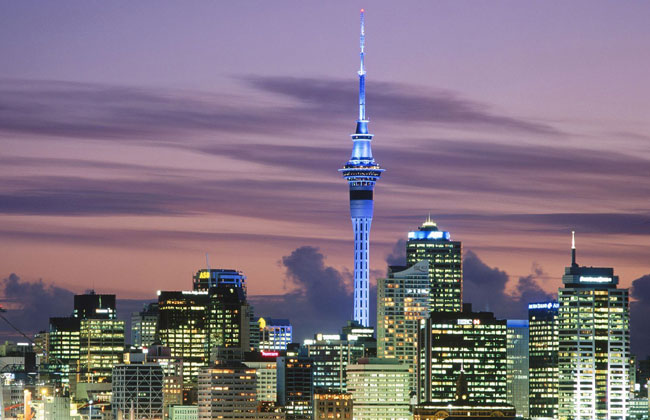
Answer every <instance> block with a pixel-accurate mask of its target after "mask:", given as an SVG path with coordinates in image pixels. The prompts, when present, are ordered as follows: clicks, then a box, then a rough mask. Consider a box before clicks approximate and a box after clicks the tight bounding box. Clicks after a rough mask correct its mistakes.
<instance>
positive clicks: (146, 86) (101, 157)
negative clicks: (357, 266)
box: [0, 0, 650, 329]
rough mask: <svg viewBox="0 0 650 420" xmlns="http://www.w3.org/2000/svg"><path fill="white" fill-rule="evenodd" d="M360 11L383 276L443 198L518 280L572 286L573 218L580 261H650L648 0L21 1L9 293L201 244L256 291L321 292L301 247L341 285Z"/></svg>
mask: <svg viewBox="0 0 650 420" xmlns="http://www.w3.org/2000/svg"><path fill="white" fill-rule="evenodd" d="M361 7H365V9H366V47H367V50H366V51H367V58H366V63H367V71H368V76H367V78H368V81H367V101H368V105H367V112H368V116H369V118H370V131H371V132H372V133H374V134H375V138H374V141H373V152H374V155H375V158H376V160H377V161H378V162H379V163H380V164H381V165H382V167H384V168H386V172H385V173H384V175H383V176H382V179H381V180H380V181H379V182H378V184H377V187H376V188H375V217H374V220H373V225H372V234H371V267H372V269H373V274H372V278H373V279H372V282H373V283H374V279H375V278H376V277H377V276H381V275H383V274H384V273H385V271H386V265H387V263H386V259H387V258H388V257H389V255H390V254H392V253H393V250H394V248H395V246H396V243H397V242H398V241H399V240H400V239H402V240H403V239H405V237H406V234H407V232H408V231H409V230H414V229H416V228H417V226H418V225H419V224H420V223H421V222H422V221H423V220H424V219H425V217H426V216H427V215H428V214H429V213H431V217H432V218H433V219H434V220H435V221H437V222H438V225H439V227H440V228H441V229H444V230H448V231H450V232H451V235H452V239H454V240H460V241H462V242H463V247H464V248H465V250H467V251H471V253H472V254H471V258H474V259H475V263H482V264H484V265H486V266H488V267H490V268H491V269H495V268H498V269H499V270H501V271H503V272H505V273H506V275H507V278H508V279H509V281H508V283H507V286H506V293H510V294H514V296H518V294H520V293H522V292H521V291H520V290H519V289H518V287H519V285H520V284H521V278H527V279H532V281H533V282H534V283H535V284H537V285H539V287H540V288H541V289H543V290H544V291H546V292H548V293H551V294H552V293H555V292H556V291H557V287H558V286H559V285H560V278H561V275H562V273H563V269H564V267H565V266H566V265H567V264H569V263H570V249H569V248H570V239H571V236H570V232H571V230H576V232H577V233H576V235H577V243H578V262H579V263H581V264H583V265H599V266H612V267H614V268H615V271H616V273H617V274H618V275H619V276H620V277H621V284H622V285H623V286H626V287H627V286H630V285H631V284H632V281H633V280H635V279H638V278H641V277H642V276H644V275H646V274H649V273H650V210H649V209H648V208H649V207H648V205H649V200H648V198H649V197H650V119H649V116H650V114H649V111H650V81H649V79H648V75H649V74H650V54H649V51H650V25H648V16H650V2H626V3H625V5H624V7H622V6H621V5H620V3H618V2H600V1H593V0H590V1H571V2H521V1H498V2H459V1H418V2H394V1H373V2H358V1H328V2H301V1H290V2H264V1H250V2H217V1H196V2H166V1H163V2H161V1H141V2H137V3H133V2H126V1H113V2H86V1H68V2H36V1H20V2H18V1H14V2H3V4H2V5H1V6H0V180H1V182H0V276H1V277H0V278H5V279H6V280H5V281H4V282H5V289H7V284H8V283H9V282H10V274H11V273H15V275H16V276H18V277H20V280H19V281H20V282H22V283H23V284H24V283H25V282H27V283H34V282H37V281H38V280H39V279H42V280H43V285H42V286H43V287H45V288H48V287H49V286H48V285H53V287H57V288H61V289H66V290H70V291H72V292H76V293H79V292H83V291H85V290H87V289H90V288H94V289H95V290H97V291H98V292H102V293H116V294H118V297H121V298H129V299H150V298H151V299H153V298H155V292H156V290H179V289H184V288H185V289H187V288H190V287H191V275H192V274H193V273H194V272H196V270H198V269H200V268H203V267H204V266H205V253H209V256H210V264H211V266H212V267H223V268H235V269H239V270H242V271H244V273H245V274H246V275H247V277H248V290H249V294H251V295H281V294H285V293H290V294H291V293H293V294H297V295H300V294H301V293H302V294H303V295H304V293H307V292H306V291H305V290H302V289H301V287H307V286H305V284H306V283H304V282H301V280H305V279H306V278H307V277H309V276H310V274H309V272H306V273H305V274H304V275H305V276H307V277H305V278H300V274H298V271H299V270H298V269H297V268H296V267H295V266H291V264H292V262H295V261H296V259H297V258H298V257H301V258H302V257H304V258H306V260H305V261H311V260H309V258H316V259H319V258H321V260H319V261H321V263H322V267H321V268H322V270H321V271H322V272H321V273H320V274H323V277H322V279H323V283H322V284H320V286H324V285H326V284H327V282H328V281H330V280H329V278H328V277H327V276H328V274H327V273H330V274H332V273H333V275H335V276H337V278H336V280H332V281H336V282H340V284H338V283H337V287H338V286H340V287H342V288H343V289H346V288H347V289H348V290H349V288H351V281H350V275H349V274H350V270H351V268H352V257H353V253H352V246H353V243H352V228H351V223H350V219H349V210H348V187H347V184H346V182H345V181H344V180H343V179H342V177H341V175H340V174H339V173H338V172H337V169H338V168H340V167H341V166H342V164H343V163H344V162H345V161H347V159H348V158H349V154H350V150H351V146H352V142H351V140H350V137H349V134H350V133H351V132H352V131H353V130H354V126H355V124H354V122H355V119H356V108H355V107H356V99H357V97H356V95H357V75H356V70H357V69H358V48H359V45H358V44H359V42H358V31H359V22H358V20H359V9H360V8H361ZM399 246H402V245H398V248H399ZM304 247H313V248H317V249H315V250H314V249H313V248H304ZM295 252H297V253H295ZM301 252H302V253H301ZM292 253H294V254H292ZM292 257H295V258H294V259H292ZM393 257H395V255H392V256H391V257H390V258H389V260H390V259H391V258H393ZM283 258H284V259H283ZM301 261H302V260H301ZM292 270H293V271H292ZM328 270H329V271H328ZM494 272H496V271H494ZM312 280H313V279H307V280H305V281H306V282H307V281H312ZM472 281H473V282H474V283H476V282H480V281H481V279H480V278H474V279H472ZM648 281H650V277H649V278H648ZM14 283H15V282H14ZM465 287H466V289H467V287H468V283H467V282H466V286H465ZM48 290H53V289H52V287H50V288H49V289H48ZM7 293H8V292H7V290H5V298H6V299H5V302H6V304H7V305H8V306H11V305H12V304H13V305H14V306H16V305H18V306H16V307H19V306H20V305H21V303H20V302H16V300H15V299H13V300H12V299H11V297H10V296H7ZM468 293H469V295H471V294H472V291H471V290H470V291H469V292H468ZM648 296H649V298H650V293H649V295H648ZM348 297H349V296H348ZM346 299H347V297H346ZM69 304H70V305H71V302H70V303H69ZM348 306H349V312H350V314H345V316H343V318H345V317H346V316H347V317H348V318H349V316H348V315H351V312H352V301H351V299H350V300H349V301H347V302H344V306H342V307H348ZM480 309H484V308H482V307H481V308H480ZM492 309H494V308H492ZM337 310H339V309H337ZM523 313H525V312H522V314H523ZM54 315H64V314H49V315H48V316H54ZM268 315H270V316H274V315H275V314H273V313H271V314H268ZM296 317H299V315H298V314H296ZM41 328H43V329H44V328H46V325H43V326H42V327H41Z"/></svg>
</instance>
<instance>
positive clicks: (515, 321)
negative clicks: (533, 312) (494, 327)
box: [506, 319, 528, 328]
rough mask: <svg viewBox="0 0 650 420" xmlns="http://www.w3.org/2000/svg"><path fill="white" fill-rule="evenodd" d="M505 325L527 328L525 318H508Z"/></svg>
mask: <svg viewBox="0 0 650 420" xmlns="http://www.w3.org/2000/svg"><path fill="white" fill-rule="evenodd" d="M506 326H507V327H508V328H528V320H527V319H508V320H507V321H506Z"/></svg>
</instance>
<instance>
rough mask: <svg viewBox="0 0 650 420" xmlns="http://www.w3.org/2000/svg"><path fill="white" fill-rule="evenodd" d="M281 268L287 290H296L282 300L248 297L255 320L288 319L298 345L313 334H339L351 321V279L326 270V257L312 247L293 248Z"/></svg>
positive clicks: (339, 273)
mask: <svg viewBox="0 0 650 420" xmlns="http://www.w3.org/2000/svg"><path fill="white" fill-rule="evenodd" d="M281 264H282V266H284V267H285V269H286V281H287V283H288V286H290V287H295V288H296V289H295V291H292V292H289V293H286V294H284V295H281V296H251V297H250V300H251V302H252V303H253V305H254V306H255V314H256V316H270V317H276V318H288V319H290V320H291V323H292V325H293V326H294V339H295V340H297V341H302V339H304V338H311V337H312V335H313V334H314V333H316V332H329V333H337V332H340V330H341V327H343V326H344V325H346V323H347V321H348V320H350V319H352V289H351V284H350V280H351V279H349V278H346V276H345V275H344V274H343V273H341V272H339V271H338V270H336V269H335V268H334V267H331V266H327V265H326V264H325V256H324V255H323V254H322V253H321V252H320V251H319V250H318V248H315V247H311V246H301V247H299V248H296V249H295V250H294V251H293V252H292V253H291V254H290V255H287V256H284V257H282V260H281Z"/></svg>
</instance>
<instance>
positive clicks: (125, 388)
mask: <svg viewBox="0 0 650 420" xmlns="http://www.w3.org/2000/svg"><path fill="white" fill-rule="evenodd" d="M163 388H164V374H163V370H162V368H161V367H160V365H159V364H158V363H133V364H119V365H116V366H115V367H114V368H113V383H112V396H111V412H112V414H113V418H114V419H122V418H135V419H151V420H153V419H162V418H163V400H164V398H163ZM131 411H133V413H132V414H131ZM131 416H132V417H131Z"/></svg>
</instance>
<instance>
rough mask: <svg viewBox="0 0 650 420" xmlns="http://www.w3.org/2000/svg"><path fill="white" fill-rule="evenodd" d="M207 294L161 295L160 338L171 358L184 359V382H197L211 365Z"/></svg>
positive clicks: (180, 293) (159, 299)
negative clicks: (201, 371)
mask: <svg viewBox="0 0 650 420" xmlns="http://www.w3.org/2000/svg"><path fill="white" fill-rule="evenodd" d="M208 306H209V299H208V292H207V291H183V292H170V291H162V292H159V293H158V336H159V338H160V341H161V343H162V345H164V346H166V347H169V348H170V350H171V356H172V357H175V358H179V359H182V360H183V382H184V383H185V385H186V386H189V385H190V384H191V383H193V382H195V381H196V379H197V377H198V374H199V370H200V369H201V368H203V367H205V366H207V365H208V361H209V353H207V350H206V349H207V345H206V342H207V337H208V329H207V322H206V312H207V309H208Z"/></svg>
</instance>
